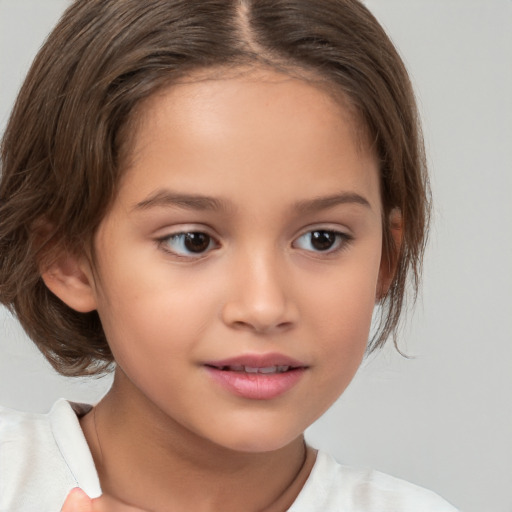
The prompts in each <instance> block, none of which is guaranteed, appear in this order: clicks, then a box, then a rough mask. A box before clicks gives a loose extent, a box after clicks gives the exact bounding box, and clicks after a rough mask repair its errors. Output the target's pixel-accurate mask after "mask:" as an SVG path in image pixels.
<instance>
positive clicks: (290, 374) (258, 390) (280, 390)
mask: <svg viewBox="0 0 512 512" xmlns="http://www.w3.org/2000/svg"><path fill="white" fill-rule="evenodd" d="M286 366H287V367H290V368H289V369H288V370H287V371H284V372H281V373H280V372H276V373H258V372H257V371H256V372H251V373H246V372H245V371H234V370H229V369H226V368H227V367H250V368H251V369H253V371H254V370H255V369H261V368H271V367H286ZM204 367H205V369H206V370H207V372H208V374H209V375H210V377H211V378H212V380H213V381H214V382H215V383H217V384H219V385H220V386H221V387H223V388H224V389H226V390H227V391H229V392H230V393H233V394H234V395H236V396H239V397H242V398H247V399H251V400H272V399H273V398H277V397H279V396H281V395H283V394H284V393H286V392H287V391H289V390H291V389H292V388H293V387H294V386H295V385H296V384H297V383H298V382H299V381H300V380H301V378H302V376H303V375H304V373H305V372H306V370H307V368H308V366H307V365H306V364H304V363H302V362H301V361H298V360H296V359H292V358H290V357H287V356H284V355H282V354H245V355H240V356H237V357H232V358H229V359H222V360H217V361H208V362H206V363H204Z"/></svg>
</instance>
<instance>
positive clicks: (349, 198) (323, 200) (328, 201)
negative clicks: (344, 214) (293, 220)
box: [295, 192, 371, 213]
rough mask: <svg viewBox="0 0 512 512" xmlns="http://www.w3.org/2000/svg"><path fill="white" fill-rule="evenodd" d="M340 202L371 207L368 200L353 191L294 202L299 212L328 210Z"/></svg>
mask: <svg viewBox="0 0 512 512" xmlns="http://www.w3.org/2000/svg"><path fill="white" fill-rule="evenodd" d="M340 204H359V205H362V206H364V207H366V208H370V209H371V205H370V202H369V201H368V200H367V199H366V198H365V197H363V196H362V195H360V194H357V193H355V192H341V193H339V194H333V195H331V196H325V197H317V198H315V199H307V200H305V201H299V202H297V203H295V209H296V210H298V211H299V212H301V213H315V212H319V211H322V210H328V209H329V208H333V207H335V206H338V205H340Z"/></svg>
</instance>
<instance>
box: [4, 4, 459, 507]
mask: <svg viewBox="0 0 512 512" xmlns="http://www.w3.org/2000/svg"><path fill="white" fill-rule="evenodd" d="M2 173H3V174H2V181H1V185H0V244H1V249H0V250H1V255H2V256H1V260H0V261H1V265H0V298H1V301H2V303H3V304H5V305H6V306H8V307H9V308H10V309H11V310H12V311H14V312H15V313H16V315H17V317H18V318H19V320H20V322H21V323H22V325H23V327H24V328H25V330H26V331H27V333H28V334H29V335H30V337H31V338H32V339H33V340H34V342H35V343H36V344H37V345H38V347H39V348H40V350H41V351H42V352H43V353H44V354H45V356H46V357H47V358H48V360H49V361H50V362H51V363H52V364H53V366H54V367H55V368H56V369H57V370H58V371H59V372H60V373H62V374H64V375H70V376H78V375H91V374H97V373H101V372H104V371H105V370H107V369H109V368H113V369H114V372H115V377H114V383H113V386H112V388H111V390H110V391H109V392H108V393H107V395H106V396H105V397H104V398H103V400H101V401H100V403H99V404H97V405H96V406H94V407H90V406H84V405H78V404H70V403H68V402H66V401H59V402H57V403H56V404H55V406H54V407H53V409H52V411H51V412H50V413H49V414H48V415H43V416H40V415H31V414H23V413H18V412H14V411H3V412H2V416H1V423H0V450H1V451H0V462H1V465H0V510H2V511H3V510H9V511H10V512H11V511H12V512H14V511H29V512H30V511H35V510H37V511H45V512H46V511H47V512H54V511H58V510H61V509H62V510H63V511H64V512H70V511H92V510H104V511H115V510H120V511H121V510H126V511H128V510H148V511H158V512H160V511H173V512H174V511H189V510H193V511H203V510H204V511H215V510H222V511H223V512H229V511H241V510H243V511H262V510H265V511H272V512H278V511H285V510H290V511H294V512H299V511H307V512H315V511H318V512H320V511H322V512H326V511H328V512H330V511H332V512H334V511H340V512H341V511H343V512H355V511H365V512H377V511H379V512H381V511H393V512H405V511H408V512H409V511H426V512H427V511H428V512H434V511H435V512H448V511H453V510H454V509H453V508H452V507H451V506H450V505H448V504H447V503H446V502H445V501H443V500H442V499H441V498H439V497H438V496H436V495H435V494H433V493H431V492H430V491H426V490H424V489H421V488H418V487H416V486H414V485H412V484H408V483H406V482H403V481H400V480H397V479H395V478H392V477H389V476H386V475H383V474H381V473H378V472H374V471H361V470H356V469H352V468H348V467H345V466H341V465H339V464H338V463H336V462H335V461H334V460H333V459H332V458H330V457H329V456H328V455H327V454H325V453H321V452H320V453H317V452H316V451H315V450H314V449H313V448H311V447H309V446H307V445H306V444H305V443H304V438H303V432H304V430H305V428H306V427H307V426H309V425H310V424H311V423H312V422H313V421H315V420H316V419H317V418H318V417H319V416H320V415H321V414H322V413H323V412H324V411H325V410H326V409H327V408H328V407H329V406H330V405H331V404H332V403H333V402H334V401H335V400H336V398H337V397H338V396H339V395H340V394H341V393H342V392H343V391H344V389H345V388H346V386H347V385H348V384H349V382H350V380H351V378H352V377H353V375H354V373H355V372H356V370H357V368H358V366H359V364H360V362H361V360H362V358H363V356H364V354H365V352H370V351H372V350H375V349H376V348H378V347H380V346H382V345H383V343H384V342H385V340H386V339H387V338H388V337H389V336H391V335H393V334H394V331H395V329H396V326H397V324H398V321H399V316H400V312H401V310H402V302H403V296H404V291H405V288H406V282H407V280H408V278H409V277H412V283H413V285H414V286H415V287H416V286H417V284H418V276H419V269H420V266H421V257H422V253H423V247H424V240H425V235H426V225H427V221H428V206H429V205H428V183H427V176H426V173H425V166H424V155H423V147H422V142H421V135H420V130H419V126H418V120H417V113H416V108H415V103H414V97H413V93H412V91H411V87H410V83H409V80H408V77H407V73H406V71H405V69H404V67H403V64H402V62H401V60H400V58H399V56H398V55H397V53H396V51H395V49H394V47H393V45H392V44H391V42H390V41H389V39H388V38H387V36H386V35H385V33H384V32H383V30H382V28H381V27H380V26H379V25H378V23H377V22H376V20H375V19H374V18H373V17H372V15H371V14H370V13H369V12H368V11H367V10H366V8H365V7H363V6H362V5H361V4H360V3H359V2H358V1H356V0H322V2H318V1H315V0H310V1H306V0H301V1H299V0H272V1H270V0H257V1H250V0H246V1H243V0H240V1H228V0H206V1H203V0H202V1H200V2H199V1H197V2H195V1H190V0H189V1H179V0H146V1H144V2H140V1H136V0H77V1H75V3H74V4H73V5H72V6H71V7H70V8H69V9H68V10H67V11H66V13H65V14H64V16H63V18H62V19H61V21H60V22H59V24H58V25H57V27H56V28H55V29H54V31H53V32H52V34H51V35H50V37H49V39H48V41H47V42H46V44H45V45H44V47H43V49H42V50H41V52H40V54H39V55H38V57H37V58H36V61H35V63H34V65H33V67H32V69H31V71H30V72H29V75H28V77H27V79H26V82H25V84H24V86H23V88H22V90H21V92H20V95H19V97H18V100H17V103H16V105H15V107H14V110H13V114H12V117H11V119H10V122H9V124H8V127H7V130H6V133H5V136H4V140H3V146H2ZM376 303H377V304H378V307H379V308H380V310H381V313H382V314H381V319H382V322H381V324H380V326H379V329H378V331H377V332H376V334H375V336H374V337H373V338H372V340H371V341H370V342H368V337H369V331H370V324H371V319H372V314H373V310H374V307H375V304H376ZM74 488H80V489H81V490H73V489H74ZM66 498H67V499H66ZM64 502H65V503H64Z"/></svg>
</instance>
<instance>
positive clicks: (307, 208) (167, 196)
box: [133, 190, 371, 214]
mask: <svg viewBox="0 0 512 512" xmlns="http://www.w3.org/2000/svg"><path fill="white" fill-rule="evenodd" d="M341 204H358V205H362V206H364V207H366V208H370V209H371V205H370V202H369V201H368V200H367V199H366V198H365V197H363V196H362V195H360V194H357V193H355V192H341V193H339V194H333V195H330V196H325V197H317V198H314V199H306V200H303V201H298V202H296V203H295V204H294V205H293V208H292V209H293V210H296V211H298V212H300V213H303V214H307V213H315V212H318V211H322V210H328V209H329V208H333V207H335V206H338V205H341ZM230 205H231V203H229V202H228V201H225V200H223V199H219V198H215V197H210V196H204V195H200V194H181V193H178V192H172V191H170V190H158V191H157V192H155V193H154V194H152V195H150V196H149V197H148V198H147V199H144V200H143V201H140V202H139V203H137V204H136V205H135V206H134V208H133V209H134V210H149V209H150V208H154V207H164V208H169V207H178V208H185V209H188V210H200V211H208V210H210V211H228V210H232V209H233V208H232V207H230Z"/></svg>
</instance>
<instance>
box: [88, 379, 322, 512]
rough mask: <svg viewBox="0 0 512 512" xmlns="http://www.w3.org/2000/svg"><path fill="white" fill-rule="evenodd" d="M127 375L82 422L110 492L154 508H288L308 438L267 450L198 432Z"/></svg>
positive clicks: (310, 458)
mask: <svg viewBox="0 0 512 512" xmlns="http://www.w3.org/2000/svg"><path fill="white" fill-rule="evenodd" d="M126 381H128V379H127V378H126V376H124V374H122V373H121V372H117V373H116V378H115V379H114V385H113V387H112V389H111V391H110V392H109V393H108V394H107V395H106V396H105V398H104V399H103V400H102V401H101V402H100V403H99V404H98V405H97V406H96V407H95V408H94V409H93V411H91V413H89V414H88V415H87V416H85V417H84V418H83V419H82V421H81V423H82V428H83V430H84V433H85V436H86V439H87V441H88V443H89V446H90V448H91V452H92V455H93V458H94V461H95V464H96V468H97V470H98V474H99V477H100V482H101V485H102V489H103V492H104V494H106V495H108V496H111V497H113V498H115V499H118V500H120V501H123V502H124V503H128V504H130V505H132V506H137V507H139V508H142V509H144V510H151V511H155V512H165V511H167V510H169V511H175V510H194V511H196V512H214V511H217V510H218V511H221V510H222V511H223V512H230V511H240V510H245V511H247V512H250V511H262V510H265V511H268V512H280V511H284V510H287V509H288V508H289V506H290V505H291V504H292V503H293V501H294V499H295V497H296V496H297V494H298V493H299V492H300V489H301V488H302V486H303V485H304V483H305V481H306V479H307V476H308V475H309V472H310V470H311V468H312V465H313V463H314V453H313V452H312V450H307V449H306V447H305V444H304V439H303V438H302V436H301V437H299V438H297V439H295V440H294V441H292V442H291V443H290V444H288V445H287V446H284V447H282V448H280V449H278V450H275V451H271V452H264V453H247V452H238V451H234V450H230V449H227V448H225V447H222V446H219V445H217V444H215V443H213V442H211V441H209V440H207V439H205V438H203V437H200V436H198V435H196V434H195V433H194V432H191V431H190V430H188V429H187V428H186V427H185V426H183V425H181V424H179V423H177V422H176V421H174V420H173V419H172V418H169V417H168V416H167V415H165V414H164V413H163V412H162V411H160V410H159V409H158V408H157V407H156V406H155V405H154V404H152V403H150V402H148V400H147V399H146V398H145V397H143V396H142V394H141V393H140V392H138V391H137V390H136V388H135V387H134V386H133V385H131V386H130V385H129V383H128V382H126Z"/></svg>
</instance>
